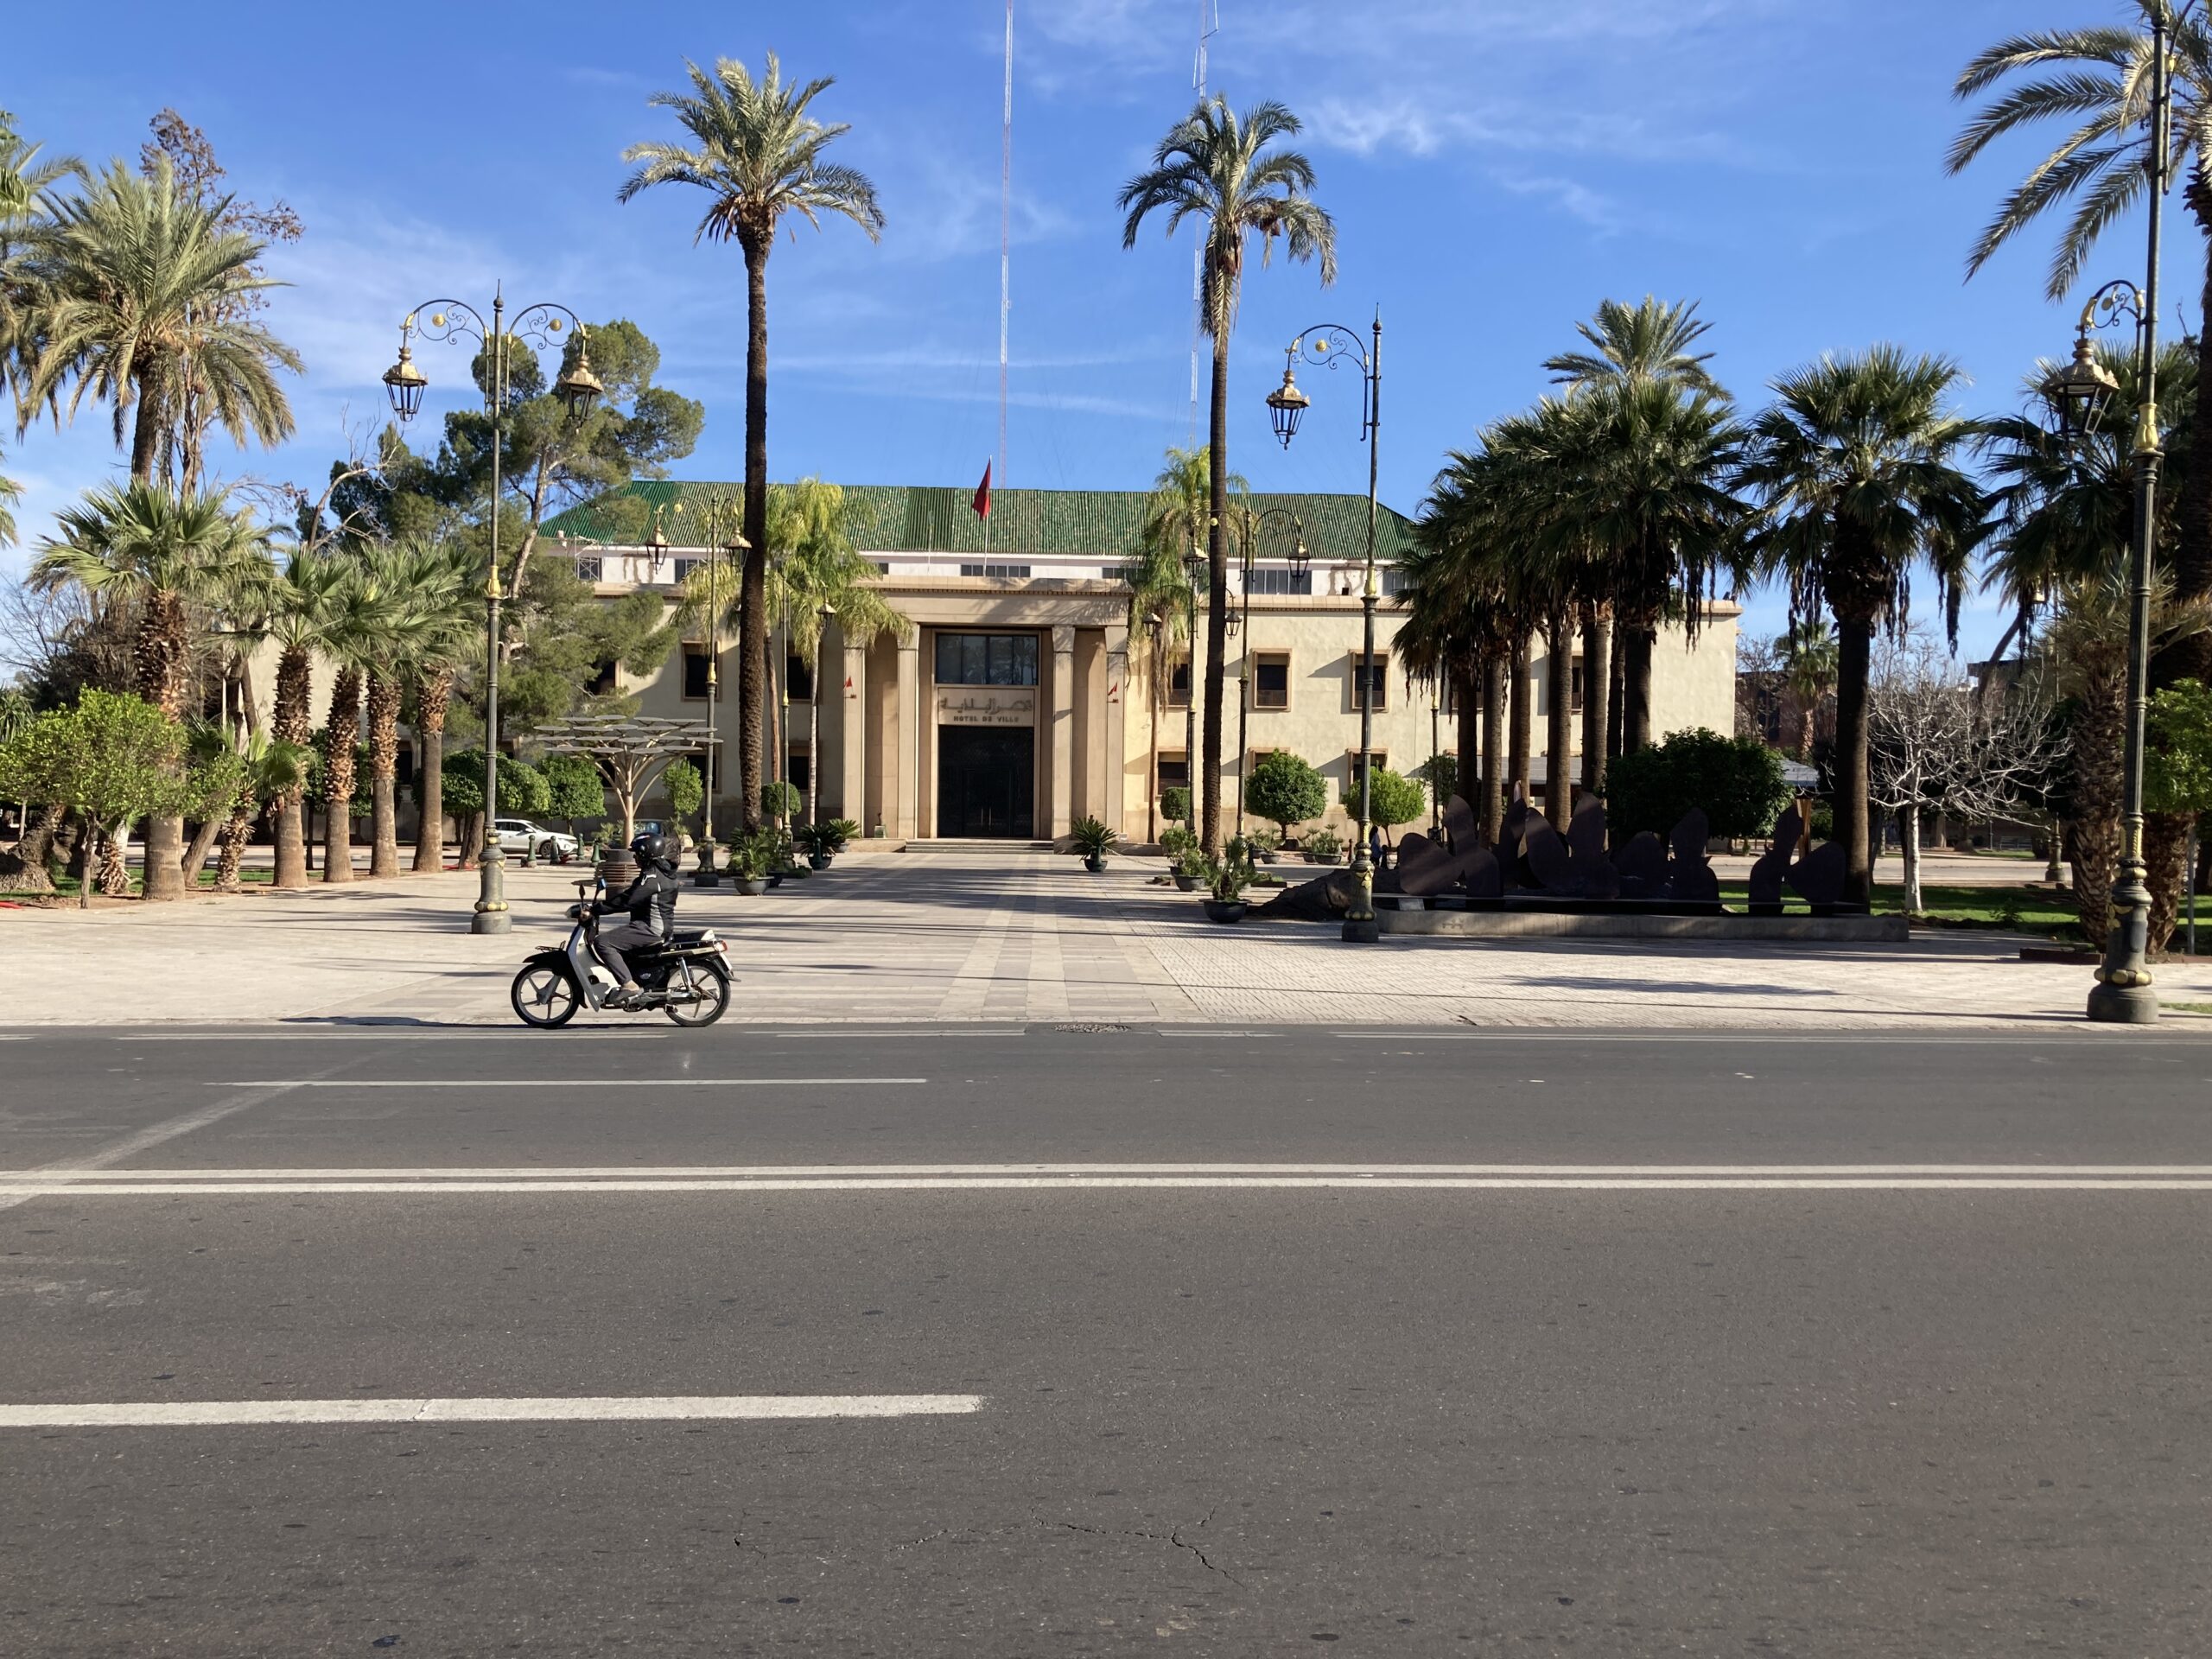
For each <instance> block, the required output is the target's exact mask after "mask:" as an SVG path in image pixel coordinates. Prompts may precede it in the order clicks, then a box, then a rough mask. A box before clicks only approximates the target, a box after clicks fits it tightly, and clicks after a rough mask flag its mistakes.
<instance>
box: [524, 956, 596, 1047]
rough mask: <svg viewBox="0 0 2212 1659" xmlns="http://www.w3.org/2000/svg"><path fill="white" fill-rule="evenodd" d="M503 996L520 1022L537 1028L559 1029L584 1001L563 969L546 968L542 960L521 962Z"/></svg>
mask: <svg viewBox="0 0 2212 1659" xmlns="http://www.w3.org/2000/svg"><path fill="white" fill-rule="evenodd" d="M507 999H508V1001H511V1002H512V1003H513V1004H514V1008H515V1013H516V1014H518V1015H519V1016H520V1017H521V1019H522V1022H523V1024H524V1025H526V1026H536V1027H537V1028H538V1029H539V1030H540V1031H557V1030H559V1029H560V1028H561V1027H563V1026H565V1025H567V1024H568V1023H569V1020H573V1019H575V1017H576V1010H577V1009H578V1008H581V1007H583V1002H584V999H583V993H582V992H581V991H579V990H578V989H577V988H576V982H575V979H574V978H572V977H571V976H569V970H568V969H565V968H549V967H547V966H546V965H545V964H544V963H542V962H532V963H524V964H523V969H522V971H521V972H520V973H518V974H517V975H516V976H515V982H514V985H513V988H512V989H511V990H509V992H508V993H507Z"/></svg>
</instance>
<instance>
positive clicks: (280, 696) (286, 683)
mask: <svg viewBox="0 0 2212 1659" xmlns="http://www.w3.org/2000/svg"><path fill="white" fill-rule="evenodd" d="M311 670H312V664H311V659H310V658H309V656H308V648H307V647H306V646H305V645H287V646H285V647H284V651H283V655H282V656H281V657H279V658H277V705H276V708H275V709H274V711H273V713H272V718H271V722H270V723H271V725H272V726H273V728H274V729H275V734H276V737H277V741H278V742H280V743H289V744H292V745H294V746H299V745H302V744H304V743H305V742H306V741H308V728H309V726H310V724H311V723H312V722H313V721H314V719H315V711H314V709H313V708H312V707H310V705H309V697H310V695H311V694H310V690H309V675H310V672H311ZM276 842H277V874H276V882H275V885H276V886H277V887H305V886H306V885H307V880H308V864H307V853H308V848H307V828H306V825H305V824H304V823H302V815H301V810H300V789H299V787H298V786H297V785H295V786H294V787H292V788H290V789H288V790H286V791H283V793H282V794H280V795H278V796H277V827H276Z"/></svg>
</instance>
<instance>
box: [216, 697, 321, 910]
mask: <svg viewBox="0 0 2212 1659" xmlns="http://www.w3.org/2000/svg"><path fill="white" fill-rule="evenodd" d="M238 759H239V760H240V761H241V762H242V765H241V766H240V767H239V771H238V797H237V799H236V801H235V802H234V803H233V804H232V808H231V815H230V817H229V820H228V821H227V822H226V823H225V824H224V825H223V829H222V833H221V834H220V835H219V836H218V837H217V846H218V849H219V850H218V851H217V853H216V856H215V891H216V892H218V893H236V892H238V890H239V887H240V886H241V883H240V880H239V875H238V873H239V871H240V869H241V868H243V867H244V865H245V844H246V840H247V838H248V836H251V834H252V831H253V821H254V819H255V818H257V817H259V816H260V815H261V813H262V812H263V811H264V810H265V809H266V808H267V807H269V806H270V804H273V803H275V802H276V801H277V800H280V799H282V798H283V797H284V796H285V795H286V794H288V793H292V792H295V791H298V790H299V789H300V788H301V787H302V785H304V784H305V783H306V781H307V775H308V756H307V751H306V750H304V749H301V748H297V747H294V746H293V745H291V744H289V743H279V742H277V741H274V740H273V739H271V738H270V735H269V734H268V733H266V732H255V733H252V734H250V735H249V736H248V737H247V738H246V740H245V745H244V747H242V748H241V749H240V750H239V753H238Z"/></svg>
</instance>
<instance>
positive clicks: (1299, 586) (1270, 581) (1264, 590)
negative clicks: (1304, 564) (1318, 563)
mask: <svg viewBox="0 0 2212 1659" xmlns="http://www.w3.org/2000/svg"><path fill="white" fill-rule="evenodd" d="M1244 591H1245V592H1246V593H1248V594H1311V593H1312V592H1313V572H1312V571H1311V570H1307V571H1305V572H1302V573H1301V574H1300V575H1291V573H1290V572H1289V571H1287V570H1255V571H1253V572H1252V574H1251V575H1249V576H1247V577H1246V578H1245V579H1244Z"/></svg>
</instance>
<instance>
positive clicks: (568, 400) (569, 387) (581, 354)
mask: <svg viewBox="0 0 2212 1659" xmlns="http://www.w3.org/2000/svg"><path fill="white" fill-rule="evenodd" d="M553 391H554V392H555V393H556V395H557V396H558V397H559V398H560V399H561V401H562V402H563V403H564V404H567V405H568V406H569V419H570V420H572V421H579V420H582V418H583V417H584V416H586V415H588V414H589V413H590V412H591V406H592V405H593V404H595V403H597V402H598V401H599V400H600V399H601V397H605V396H606V395H607V388H606V387H605V386H604V385H601V384H600V378H599V377H598V376H597V375H595V374H594V373H593V372H591V346H590V343H589V342H588V341H587V340H585V339H584V337H583V335H582V334H578V335H577V336H576V362H575V367H574V368H572V369H570V370H569V372H567V373H566V374H563V376H562V377H561V378H559V379H558V380H556V381H555V382H554V383H553Z"/></svg>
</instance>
